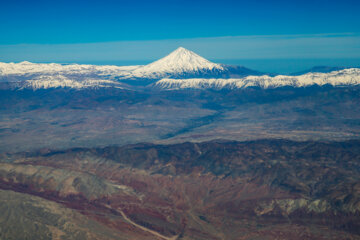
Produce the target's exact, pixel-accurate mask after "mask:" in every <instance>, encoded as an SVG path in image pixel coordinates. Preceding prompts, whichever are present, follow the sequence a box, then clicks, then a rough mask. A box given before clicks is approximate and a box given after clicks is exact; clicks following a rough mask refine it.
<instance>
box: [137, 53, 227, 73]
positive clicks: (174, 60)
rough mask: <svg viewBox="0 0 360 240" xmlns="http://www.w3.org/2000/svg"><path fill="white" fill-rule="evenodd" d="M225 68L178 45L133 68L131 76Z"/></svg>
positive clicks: (214, 71) (216, 70)
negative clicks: (158, 58)
mask: <svg viewBox="0 0 360 240" xmlns="http://www.w3.org/2000/svg"><path fill="white" fill-rule="evenodd" d="M224 70H225V69H224V68H223V67H222V66H221V65H220V64H216V63H212V62H210V61H208V60H206V59H205V58H203V57H200V56H199V55H197V54H196V53H194V52H192V51H189V50H187V49H185V48H183V47H179V48H178V49H176V50H175V51H173V52H172V53H170V54H169V55H167V56H166V57H164V58H161V59H160V60H158V61H155V62H153V63H150V64H148V65H145V66H142V67H140V68H137V69H135V70H134V71H133V72H132V74H131V76H132V77H135V78H151V79H155V78H164V77H173V78H176V77H184V76H197V75H198V76H200V75H204V74H212V73H218V72H222V71H224Z"/></svg>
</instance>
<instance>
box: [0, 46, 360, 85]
mask: <svg viewBox="0 0 360 240" xmlns="http://www.w3.org/2000/svg"><path fill="white" fill-rule="evenodd" d="M260 74H261V73H259V72H257V71H253V70H251V69H247V68H245V67H240V66H237V67H236V66H226V65H222V64H216V63H212V62H210V61H208V60H206V59H205V58H203V57H200V56H199V55H197V54H196V53H194V52H192V51H189V50H187V49H185V48H182V47H180V48H178V49H176V50H175V51H173V52H172V53H170V54H169V55H168V56H166V57H164V58H162V59H160V60H158V61H155V62H153V63H150V64H148V65H145V66H110V65H108V66H98V65H82V64H66V65H65V64H56V63H49V64H43V63H31V62H21V63H0V82H8V83H13V84H14V85H15V87H18V88H33V89H39V88H57V87H70V88H76V89H79V88H87V87H92V88H96V87H124V86H127V85H126V84H129V85H131V86H133V88H136V87H139V86H142V87H143V86H145V85H148V84H151V86H155V87H157V88H162V89H184V88H216V89H221V88H229V89H232V88H246V87H250V86H257V87H261V88H275V87H282V86H293V87H302V86H309V85H314V84H317V85H325V84H331V85H334V86H339V85H358V84H360V69H357V68H349V69H343V70H338V71H332V72H330V73H315V72H312V73H307V74H303V75H299V76H285V75H278V76H275V77H271V76H268V75H260ZM159 79H162V80H159ZM133 80H140V81H133ZM157 80H159V81H157ZM156 81H157V82H156ZM139 82H140V83H139Z"/></svg>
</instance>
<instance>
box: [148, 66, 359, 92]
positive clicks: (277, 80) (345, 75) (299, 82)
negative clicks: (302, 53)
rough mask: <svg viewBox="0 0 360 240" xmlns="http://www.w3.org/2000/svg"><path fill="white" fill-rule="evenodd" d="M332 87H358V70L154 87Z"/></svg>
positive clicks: (194, 80)
mask: <svg viewBox="0 0 360 240" xmlns="http://www.w3.org/2000/svg"><path fill="white" fill-rule="evenodd" d="M326 84H330V85H333V86H342V85H360V69H358V68H349V69H344V70H340V71H333V72H330V73H308V74H304V75H300V76H286V75H278V76H275V77H270V76H267V75H264V76H248V77H244V78H229V79H220V78H218V79H215V78H213V79H203V78H192V79H162V80H159V81H157V82H156V83H155V84H154V86H155V87H158V88H161V89H186V88H195V89H206V88H215V89H222V88H228V89H236V88H247V87H261V88H276V87H283V86H292V87H305V86H311V85H319V86H322V85H326Z"/></svg>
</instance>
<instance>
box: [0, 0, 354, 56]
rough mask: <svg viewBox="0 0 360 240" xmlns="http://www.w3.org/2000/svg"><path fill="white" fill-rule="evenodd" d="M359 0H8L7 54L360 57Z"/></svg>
mask: <svg viewBox="0 0 360 240" xmlns="http://www.w3.org/2000/svg"><path fill="white" fill-rule="evenodd" d="M359 12H360V1H359V0H337V1H334V0H327V1H325V0H312V1H308V0H303V1H297V0H293V1H291V0H287V1H282V0H272V1H265V0H253V1H250V0H247V1H242V0H239V1H229V0H222V1H214V0H207V1H202V0H200V1H195V0H193V1H187V0H181V1H180V0H167V1H159V0H148V1H139V0H137V1H136V0H132V1H130V0H129V1H122V0H120V1H111V0H102V1H91V0H88V1H76V0H73V1H61V0H58V1H50V0H47V1H36V0H31V1H29V0H28V1H17V0H12V1H1V7H0V35H1V37H0V61H5V62H8V61H22V60H28V61H35V62H41V61H43V62H51V61H54V62H86V61H87V62H106V61H108V62H110V61H114V62H115V61H118V62H121V61H128V62H130V61H149V60H153V59H156V58H158V57H161V56H163V55H164V54H166V53H168V52H169V51H171V50H173V49H174V48H176V47H177V46H178V45H182V46H184V47H188V48H190V49H191V50H193V51H195V52H199V54H201V55H204V56H205V57H208V58H210V59H219V60H220V59H227V60H229V59H271V58H274V59H279V58H282V59H286V58H287V59H298V58H303V59H305V58H306V59H360V41H359V36H360V14H359Z"/></svg>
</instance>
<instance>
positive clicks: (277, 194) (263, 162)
mask: <svg viewBox="0 0 360 240" xmlns="http://www.w3.org/2000/svg"><path fill="white" fill-rule="evenodd" d="M1 162H2V163H1V165H0V169H1V170H0V182H1V184H0V188H1V189H3V190H2V191H1V192H0V200H1V201H2V199H4V198H5V196H9V197H11V196H12V195H8V193H9V192H10V191H12V193H11V194H15V193H13V192H17V193H16V194H18V195H21V194H24V193H26V195H24V196H26V198H25V199H26V201H30V200H31V201H32V203H31V204H30V205H29V208H30V210H29V211H31V209H32V208H33V205H35V204H38V205H36V206H39V204H41V202H44V201H45V202H49V204H52V205H54V208H51V209H48V210H46V209H45V210H44V211H48V212H49V214H50V213H51V214H55V213H56V211H58V210H56V209H57V208H61V209H66V211H70V212H72V213H73V214H74V217H69V218H68V219H62V222H72V221H75V220H74V219H79V220H81V219H82V220H81V221H82V222H81V224H82V225H81V226H82V229H85V230H86V229H87V228H89V229H92V226H93V225H94V224H95V225H96V224H98V225H99V226H104V228H103V229H102V232H99V233H98V234H100V235H102V234H109V235H106V236H109V238H111V237H114V236H117V235H122V236H126V235H127V236H131V237H130V238H132V239H146V238H149V239H257V238H258V239H274V237H275V236H276V237H277V239H359V238H360V232H359V229H360V225H359V222H360V218H359V216H360V177H359V176H360V142H359V141H355V140H353V141H346V142H313V141H311V142H309V141H308V142H294V141H288V140H258V141H248V142H234V141H212V142H203V143H183V144H175V145H154V144H136V145H127V146H123V147H116V146H111V147H105V148H75V149H68V150H62V151H53V150H48V149H43V150H41V151H37V152H23V153H17V154H10V153H8V154H2V155H1ZM38 202H39V203H38ZM21 208H22V205H21V204H20V203H18V205H16V204H15V202H14V205H13V206H12V209H14V210H13V211H14V212H17V211H20V210H19V209H21ZM43 208H45V207H43ZM52 211H55V213H52ZM64 211H65V210H64ZM28 214H31V212H29V213H28ZM51 214H50V215H51ZM7 216H8V215H3V216H2V217H1V219H0V221H9V220H7V219H5V218H7ZM11 216H12V219H15V218H18V219H21V218H22V216H21V215H16V214H13V215H11ZM47 216H48V215H47V214H45V215H44V214H43V215H40V216H38V218H39V221H38V222H39V223H38V225H39V226H40V227H41V229H42V230H41V231H40V233H39V234H43V235H41V236H55V235H54V234H56V232H57V233H59V232H63V233H64V234H66V232H67V231H70V230H66V229H65V230H64V229H63V227H61V226H62V225H56V228H54V227H52V225H51V224H45V222H46V221H45V220H46V217H47ZM51 216H52V215H51ZM75 216H79V217H75ZM25 217H26V216H25ZM85 220H86V221H85ZM13 221H15V220H13ZM76 221H78V220H76ZM84 221H85V222H84ZM90 222H91V224H90ZM20 223H21V224H25V222H24V223H22V222H21V221H20ZM54 224H55V223H54ZM78 224H80V223H78ZM95 225H94V226H95ZM30 226H31V225H30ZM76 226H77V225H76ZM54 229H57V230H56V232H54V231H55V230H54ZM89 231H90V230H89ZM110 233H111V234H112V235H111V234H110ZM6 234H7V235H6V236H7V239H15V238H16V236H17V235H16V233H14V232H9V231H8V232H7V233H6ZM89 234H90V233H89ZM129 234H130V235H129ZM132 234H133V235H132ZM104 236H105V235H104ZM279 236H280V237H279ZM94 238H96V236H95V235H94ZM44 239H45V237H44ZM125 239H129V238H126V237H125Z"/></svg>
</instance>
